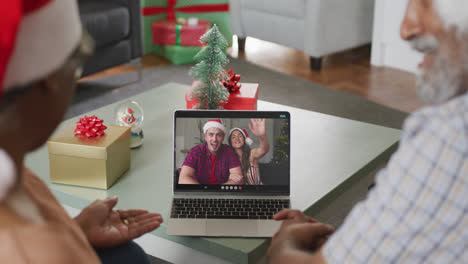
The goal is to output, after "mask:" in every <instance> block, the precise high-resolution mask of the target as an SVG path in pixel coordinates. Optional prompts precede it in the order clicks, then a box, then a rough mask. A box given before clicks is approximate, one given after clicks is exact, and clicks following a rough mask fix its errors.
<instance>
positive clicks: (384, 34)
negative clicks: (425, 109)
mask: <svg viewBox="0 0 468 264" xmlns="http://www.w3.org/2000/svg"><path fill="white" fill-rule="evenodd" d="M407 4H408V0H376V3H375V10H374V30H373V39H372V55H371V64H372V65H375V66H388V67H393V68H397V69H401V70H405V71H409V72H416V70H417V65H418V64H419V62H420V61H421V59H422V55H421V54H420V53H418V52H416V51H413V50H412V49H411V48H410V46H409V45H408V44H407V43H406V42H405V41H403V40H402V39H401V38H400V25H401V21H402V20H403V16H404V13H405V9H406V5H407Z"/></svg>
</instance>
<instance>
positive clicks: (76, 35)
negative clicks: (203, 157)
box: [0, 0, 82, 102]
mask: <svg viewBox="0 0 468 264" xmlns="http://www.w3.org/2000/svg"><path fill="white" fill-rule="evenodd" d="M0 27H1V30H0V102H1V96H2V94H4V93H5V92H7V91H8V90H10V89H12V88H14V87H18V86H21V85H24V84H27V83H29V82H32V81H36V80H39V79H41V78H43V77H45V76H47V75H48V74H50V73H52V72H54V71H55V70H57V69H58V68H59V67H60V66H61V65H62V64H63V63H64V62H65V60H66V59H67V58H68V57H69V56H70V55H71V53H72V52H73V50H74V49H75V48H76V45H77V44H78V42H79V41H80V39H81V34H82V28H81V22H80V17H79V14H78V6H77V1H76V0H2V1H0Z"/></svg>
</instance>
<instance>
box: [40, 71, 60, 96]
mask: <svg viewBox="0 0 468 264" xmlns="http://www.w3.org/2000/svg"><path fill="white" fill-rule="evenodd" d="M38 85H40V86H41V91H42V92H43V93H50V92H54V91H55V90H56V89H57V88H58V85H57V82H56V81H55V80H54V78H53V75H49V76H47V77H46V78H44V79H42V80H41V81H39V82H38Z"/></svg>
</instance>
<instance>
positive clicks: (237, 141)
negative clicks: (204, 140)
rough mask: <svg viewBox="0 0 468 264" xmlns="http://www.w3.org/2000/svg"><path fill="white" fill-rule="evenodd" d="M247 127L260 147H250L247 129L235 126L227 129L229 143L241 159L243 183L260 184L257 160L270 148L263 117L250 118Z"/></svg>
mask: <svg viewBox="0 0 468 264" xmlns="http://www.w3.org/2000/svg"><path fill="white" fill-rule="evenodd" d="M250 122H251V123H250V124H249V129H250V131H251V132H252V134H254V135H255V136H257V137H258V139H259V141H260V147H258V148H253V149H250V146H251V145H252V143H253V140H252V139H251V138H250V137H249V134H248V133H247V131H246V130H245V129H243V128H241V127H235V128H233V129H231V131H229V145H230V146H231V147H232V148H233V149H234V151H235V152H236V154H237V156H238V157H239V160H240V161H241V169H242V174H243V175H244V184H247V185H261V184H263V183H262V179H261V177H260V170H259V168H258V160H259V159H261V158H262V157H263V156H265V154H267V153H268V151H269V150H270V145H269V144H268V140H267V137H266V129H265V119H251V120H250Z"/></svg>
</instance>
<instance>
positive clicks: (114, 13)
mask: <svg viewBox="0 0 468 264" xmlns="http://www.w3.org/2000/svg"><path fill="white" fill-rule="evenodd" d="M78 6H79V10H80V18H81V23H82V24H83V27H84V28H85V29H86V30H87V31H88V32H89V34H90V35H91V36H92V37H93V38H94V40H95V45H96V49H95V52H94V55H93V56H92V57H90V58H89V59H88V61H87V63H86V65H85V67H84V72H83V76H86V75H90V74H92V73H95V72H98V71H102V70H104V69H106V68H109V67H112V66H116V65H119V64H123V63H128V62H130V61H136V62H137V64H138V65H139V66H140V67H139V69H140V73H141V64H140V61H139V58H140V57H141V56H142V52H143V47H142V35H141V8H140V1H139V0H78ZM139 76H140V75H139Z"/></svg>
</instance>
